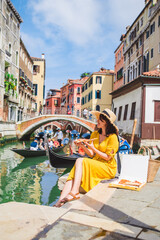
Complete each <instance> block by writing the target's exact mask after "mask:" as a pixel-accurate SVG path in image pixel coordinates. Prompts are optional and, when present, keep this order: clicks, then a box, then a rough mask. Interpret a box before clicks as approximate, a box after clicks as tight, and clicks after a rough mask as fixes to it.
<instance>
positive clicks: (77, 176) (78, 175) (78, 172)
mask: <svg viewBox="0 0 160 240" xmlns="http://www.w3.org/2000/svg"><path fill="white" fill-rule="evenodd" d="M82 163H83V158H78V159H77V160H76V163H75V173H74V179H73V185H72V187H71V191H70V192H72V193H73V194H74V195H76V194H77V193H79V188H80V185H81V180H82ZM76 197H79V195H76ZM72 198H73V196H72V195H70V194H68V195H67V199H72Z"/></svg>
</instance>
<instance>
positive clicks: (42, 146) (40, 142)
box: [38, 138, 46, 150]
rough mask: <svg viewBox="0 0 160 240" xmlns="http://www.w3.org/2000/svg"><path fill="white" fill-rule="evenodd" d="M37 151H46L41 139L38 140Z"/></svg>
mask: <svg viewBox="0 0 160 240" xmlns="http://www.w3.org/2000/svg"><path fill="white" fill-rule="evenodd" d="M38 150H46V147H45V144H44V142H43V139H42V138H40V140H39V144H38Z"/></svg>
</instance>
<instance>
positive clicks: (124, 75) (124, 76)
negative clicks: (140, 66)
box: [123, 73, 126, 84]
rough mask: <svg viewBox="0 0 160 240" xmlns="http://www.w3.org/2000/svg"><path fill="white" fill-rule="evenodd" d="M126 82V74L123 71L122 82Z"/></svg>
mask: <svg viewBox="0 0 160 240" xmlns="http://www.w3.org/2000/svg"><path fill="white" fill-rule="evenodd" d="M125 83H126V74H125V73H124V74H123V84H125Z"/></svg>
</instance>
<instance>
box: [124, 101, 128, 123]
mask: <svg viewBox="0 0 160 240" xmlns="http://www.w3.org/2000/svg"><path fill="white" fill-rule="evenodd" d="M127 113H128V104H126V105H125V109H124V116H123V120H124V121H125V120H126V119H127Z"/></svg>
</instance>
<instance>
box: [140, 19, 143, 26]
mask: <svg viewBox="0 0 160 240" xmlns="http://www.w3.org/2000/svg"><path fill="white" fill-rule="evenodd" d="M142 26H143V17H142V18H141V19H140V27H142Z"/></svg>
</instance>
